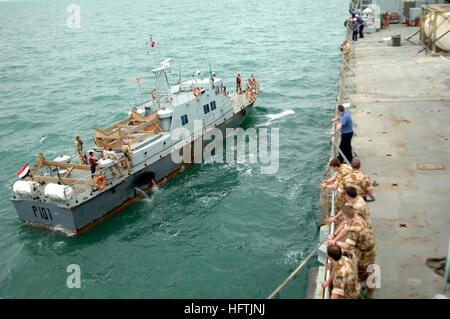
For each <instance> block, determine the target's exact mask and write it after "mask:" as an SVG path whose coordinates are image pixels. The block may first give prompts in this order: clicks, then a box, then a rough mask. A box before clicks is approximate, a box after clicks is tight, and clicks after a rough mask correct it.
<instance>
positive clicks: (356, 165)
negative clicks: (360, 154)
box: [350, 158, 361, 169]
mask: <svg viewBox="0 0 450 319" xmlns="http://www.w3.org/2000/svg"><path fill="white" fill-rule="evenodd" d="M350 165H351V166H352V167H353V168H354V169H359V168H360V167H361V162H360V161H359V159H357V158H354V159H353V160H352V162H351V164H350Z"/></svg>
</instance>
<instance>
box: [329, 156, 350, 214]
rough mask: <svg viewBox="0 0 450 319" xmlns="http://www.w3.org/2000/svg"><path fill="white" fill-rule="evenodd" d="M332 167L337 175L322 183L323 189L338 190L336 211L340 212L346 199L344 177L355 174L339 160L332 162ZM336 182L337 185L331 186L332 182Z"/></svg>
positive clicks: (335, 159)
mask: <svg viewBox="0 0 450 319" xmlns="http://www.w3.org/2000/svg"><path fill="white" fill-rule="evenodd" d="M330 167H331V169H332V170H333V171H335V172H336V173H335V174H334V175H333V177H331V178H330V179H326V180H324V181H323V182H322V187H326V188H330V189H334V190H336V189H337V190H338V192H337V193H336V199H335V204H336V211H340V210H341V208H342V206H344V204H345V202H346V199H345V196H344V177H346V176H347V175H349V174H350V173H352V172H353V169H352V167H351V166H350V165H347V164H341V161H340V160H339V159H337V158H333V159H332V160H331V161H330ZM333 181H336V183H335V184H333V185H330V183H331V182H333Z"/></svg>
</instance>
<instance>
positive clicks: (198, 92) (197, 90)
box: [192, 86, 201, 97]
mask: <svg viewBox="0 0 450 319" xmlns="http://www.w3.org/2000/svg"><path fill="white" fill-rule="evenodd" d="M192 93H194V96H195V97H199V96H200V94H201V91H200V88H199V87H198V86H196V87H195V88H193V89H192Z"/></svg>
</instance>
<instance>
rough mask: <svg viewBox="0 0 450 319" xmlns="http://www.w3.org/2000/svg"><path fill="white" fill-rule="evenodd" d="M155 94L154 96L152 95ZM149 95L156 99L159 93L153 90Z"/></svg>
mask: <svg viewBox="0 0 450 319" xmlns="http://www.w3.org/2000/svg"><path fill="white" fill-rule="evenodd" d="M155 92H156V95H155V94H154V93H155ZM150 94H151V95H152V98H154V99H156V97H157V96H158V95H159V93H158V92H157V91H156V89H153V90H151V91H150Z"/></svg>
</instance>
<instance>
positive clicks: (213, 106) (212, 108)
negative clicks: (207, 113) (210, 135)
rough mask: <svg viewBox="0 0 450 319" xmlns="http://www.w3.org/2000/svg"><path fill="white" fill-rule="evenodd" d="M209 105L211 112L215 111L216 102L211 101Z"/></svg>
mask: <svg viewBox="0 0 450 319" xmlns="http://www.w3.org/2000/svg"><path fill="white" fill-rule="evenodd" d="M210 104H211V111H214V110H215V109H216V101H212V102H211V103H210Z"/></svg>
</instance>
